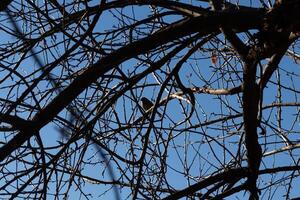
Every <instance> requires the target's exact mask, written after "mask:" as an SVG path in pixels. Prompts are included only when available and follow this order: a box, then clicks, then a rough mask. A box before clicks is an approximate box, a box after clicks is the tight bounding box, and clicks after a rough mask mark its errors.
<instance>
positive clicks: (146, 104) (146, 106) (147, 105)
mask: <svg viewBox="0 0 300 200" xmlns="http://www.w3.org/2000/svg"><path fill="white" fill-rule="evenodd" d="M141 103H142V107H143V109H144V110H145V112H147V111H148V110H150V109H151V108H152V107H153V105H154V104H153V102H152V101H150V100H149V99H147V98H146V97H142V98H141ZM157 114H158V115H159V116H160V117H161V116H162V115H161V114H160V113H158V112H157Z"/></svg>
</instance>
